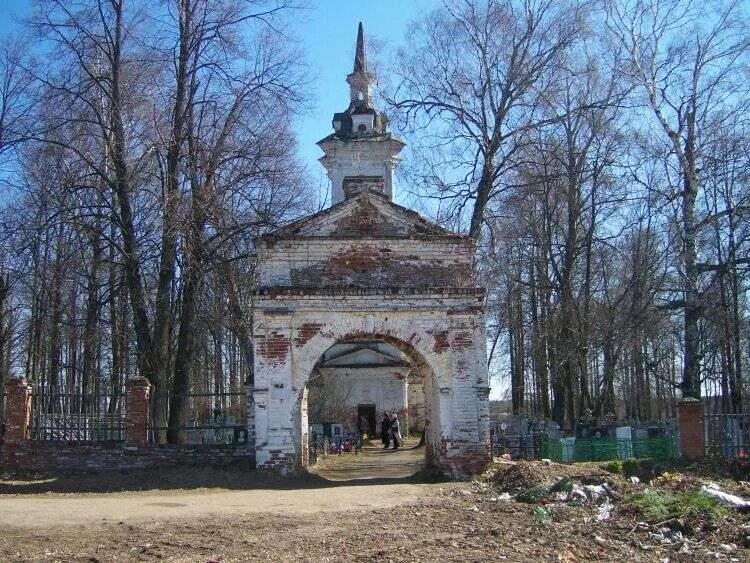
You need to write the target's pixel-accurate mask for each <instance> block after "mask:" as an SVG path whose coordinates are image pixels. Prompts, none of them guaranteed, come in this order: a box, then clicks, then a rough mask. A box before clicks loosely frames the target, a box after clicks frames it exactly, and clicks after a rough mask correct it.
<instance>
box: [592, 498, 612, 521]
mask: <svg viewBox="0 0 750 563" xmlns="http://www.w3.org/2000/svg"><path fill="white" fill-rule="evenodd" d="M614 508H615V505H614V504H612V503H611V502H609V499H607V500H606V502H605V503H604V504H603V505H601V506H600V507H599V512H598V513H597V515H596V521H597V522H604V521H606V520H609V519H610V518H611V517H612V510H613V509H614Z"/></svg>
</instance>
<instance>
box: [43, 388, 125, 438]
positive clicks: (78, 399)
mask: <svg viewBox="0 0 750 563" xmlns="http://www.w3.org/2000/svg"><path fill="white" fill-rule="evenodd" d="M124 401H125V397H124V390H123V389H118V390H116V391H115V392H108V393H69V392H61V391H58V390H57V389H56V388H55V387H39V388H36V389H34V390H33V391H32V393H31V420H30V424H29V437H30V439H32V440H44V441H64V442H109V441H120V440H123V439H124V431H123V430H124V429H123V426H124V424H123V415H124V408H123V405H124Z"/></svg>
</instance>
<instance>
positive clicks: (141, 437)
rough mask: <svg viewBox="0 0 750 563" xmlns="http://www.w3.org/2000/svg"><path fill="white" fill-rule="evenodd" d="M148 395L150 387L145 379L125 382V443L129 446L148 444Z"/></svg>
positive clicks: (136, 378) (137, 378) (135, 378)
mask: <svg viewBox="0 0 750 563" xmlns="http://www.w3.org/2000/svg"><path fill="white" fill-rule="evenodd" d="M150 394H151V386H150V384H149V382H148V379H146V378H145V377H133V378H131V379H128V380H127V381H126V382H125V442H126V443H128V444H130V445H141V444H147V443H148V419H149V406H150V405H149V396H150Z"/></svg>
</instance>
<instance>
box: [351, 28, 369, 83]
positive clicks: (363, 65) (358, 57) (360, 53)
mask: <svg viewBox="0 0 750 563" xmlns="http://www.w3.org/2000/svg"><path fill="white" fill-rule="evenodd" d="M354 72H355V73H356V72H363V73H364V72H367V59H366V58H365V32H364V30H363V29H362V22H359V29H358V30H357V51H356V53H355V54H354Z"/></svg>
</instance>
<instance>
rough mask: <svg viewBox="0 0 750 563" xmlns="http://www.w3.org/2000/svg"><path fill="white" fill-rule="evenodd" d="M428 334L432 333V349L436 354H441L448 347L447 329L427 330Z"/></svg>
mask: <svg viewBox="0 0 750 563" xmlns="http://www.w3.org/2000/svg"><path fill="white" fill-rule="evenodd" d="M427 332H428V334H431V335H432V338H433V339H434V340H435V343H434V344H433V346H432V351H433V352H435V353H436V354H442V353H443V352H445V351H446V350H448V349H449V348H450V343H449V342H448V331H447V330H428V331H427Z"/></svg>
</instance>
